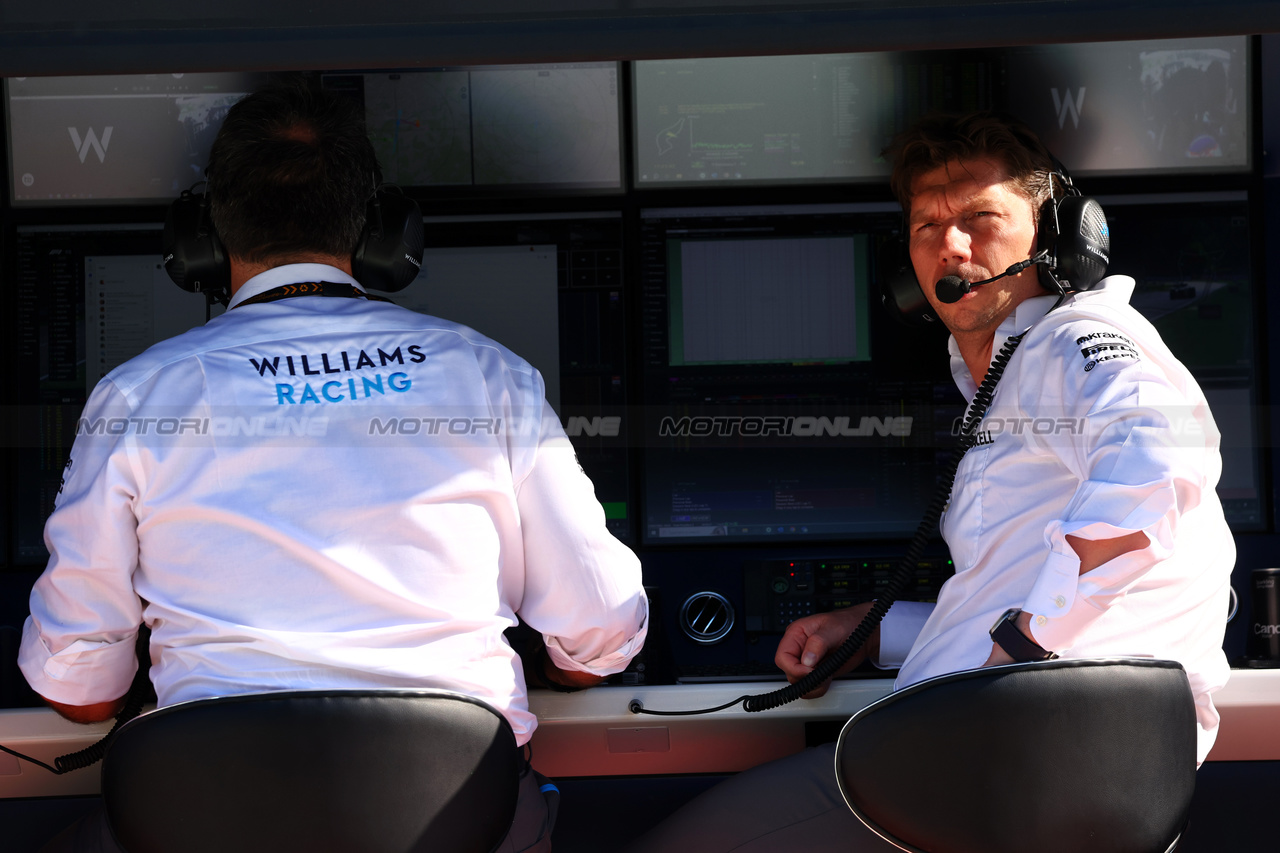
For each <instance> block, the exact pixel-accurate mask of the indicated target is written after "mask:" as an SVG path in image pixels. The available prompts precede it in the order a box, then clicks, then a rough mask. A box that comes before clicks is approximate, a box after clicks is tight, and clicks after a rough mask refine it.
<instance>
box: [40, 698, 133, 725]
mask: <svg viewBox="0 0 1280 853" xmlns="http://www.w3.org/2000/svg"><path fill="white" fill-rule="evenodd" d="M40 698H41V699H44V701H45V702H47V703H48V704H49V707H50V708H52V709H53V710H55V711H57V712H58V713H59V714H61V715H62V716H64V717H66V718H67V719H68V720H70V721H71V722H73V723H101V722H102V721H103V720H109V719H111V718H112V717H114V716H116V715H117V714H119V713H120V709H121V708H123V707H124V700H125V697H124V696H121V697H120V698H119V699H116V700H115V701H112V702H97V703H95V704H93V705H64V704H62V703H61V702H55V701H53V700H52V699H47V698H45V697H44V696H41V697H40Z"/></svg>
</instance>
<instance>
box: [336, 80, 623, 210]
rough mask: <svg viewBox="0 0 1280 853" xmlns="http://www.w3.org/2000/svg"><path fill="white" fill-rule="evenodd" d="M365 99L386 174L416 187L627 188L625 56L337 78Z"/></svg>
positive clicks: (341, 85) (342, 86) (371, 132)
mask: <svg viewBox="0 0 1280 853" xmlns="http://www.w3.org/2000/svg"><path fill="white" fill-rule="evenodd" d="M323 81H324V85H325V86H327V87H329V88H331V89H335V90H338V91H342V92H347V93H349V94H350V95H351V96H352V97H355V98H358V99H359V100H360V101H361V103H362V104H363V105H364V110H365V119H366V122H367V124H368V127H369V137H370V139H372V140H373V144H374V148H375V149H376V150H377V152H378V160H379V162H380V163H381V164H382V172H383V178H384V179H385V180H387V181H389V182H391V183H395V184H399V185H401V186H406V187H444V186H475V187H510V188H515V187H519V188H545V189H555V190H558V191H560V192H565V191H569V192H572V191H599V190H617V189H620V188H621V186H622V160H621V150H622V146H621V136H620V133H621V131H620V128H621V121H620V109H621V108H620V101H619V98H618V63H617V62H578V63H553V64H542V65H501V66H471V67H445V68H432V69H418V70H406V71H389V72H376V73H373V72H370V73H366V74H327V75H324V77H323Z"/></svg>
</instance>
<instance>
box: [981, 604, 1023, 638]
mask: <svg viewBox="0 0 1280 853" xmlns="http://www.w3.org/2000/svg"><path fill="white" fill-rule="evenodd" d="M1021 612H1022V611H1021V610H1019V609H1018V608H1016V607H1010V608H1009V609H1008V610H1006V611H1005V612H1003V613H1001V614H1000V618H998V619H996V621H995V623H994V624H993V625H992V626H991V630H990V631H988V632H987V633H988V634H994V633H995V631H996V628H999V627H1000V623H1001V622H1003V621H1004V620H1006V619H1016V618H1017V616H1016V615H1015V614H1018V613H1021Z"/></svg>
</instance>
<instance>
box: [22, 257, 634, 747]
mask: <svg viewBox="0 0 1280 853" xmlns="http://www.w3.org/2000/svg"><path fill="white" fill-rule="evenodd" d="M321 280H324V281H334V282H351V283H352V284H354V283H355V282H354V280H353V279H351V277H350V276H347V275H345V274H344V273H342V272H341V271H339V270H336V269H334V268H332V267H328V266H321V265H310V264H306V265H302V264H298V265H290V266H285V267H278V268H276V269H273V270H269V271H268V272H266V273H263V274H262V275H260V276H257V277H255V278H253V279H251V280H250V281H249V282H247V283H246V284H245V285H244V286H243V287H242V288H241V289H240V290H239V291H238V292H237V294H236V297H235V299H233V300H232V302H231V306H230V308H231V310H229V311H228V312H227V313H226V314H224V315H222V316H220V317H217V318H215V319H214V320H212V321H211V322H209V323H208V324H207V325H205V326H203V327H200V328H197V329H193V330H191V331H189V332H187V333H185V334H183V335H180V336H178V337H176V338H173V339H171V340H168V341H164V342H161V343H159V344H157V345H156V346H154V347H152V348H151V349H149V350H147V351H146V352H145V353H144V354H143V355H141V356H139V357H138V358H135V359H133V360H132V361H130V362H128V363H126V364H124V365H122V366H121V367H119V368H117V369H116V370H114V371H112V372H111V374H109V375H108V376H107V377H106V378H104V379H103V380H102V382H100V383H99V384H98V386H97V388H96V389H95V390H94V392H93V394H92V395H91V396H90V398H89V401H88V403H87V405H86V406H85V410H84V414H83V416H82V418H81V421H80V426H79V429H78V430H77V439H76V442H75V445H74V447H73V449H72V453H71V463H69V468H68V470H67V472H66V476H65V477H64V485H63V488H62V490H61V492H60V494H59V497H58V499H57V502H56V509H55V511H54V513H53V515H52V516H51V517H50V519H49V522H48V524H47V526H46V529H45V541H46V543H47V545H48V547H49V550H50V553H51V558H50V561H49V565H48V568H47V569H46V571H45V573H44V574H43V575H42V576H41V578H40V579H39V580H38V581H37V583H36V585H35V587H34V589H33V591H32V595H31V617H30V618H29V619H28V620H27V623H26V626H25V629H24V635H23V641H22V648H21V653H20V665H21V668H22V671H23V673H24V674H25V675H26V677H27V679H28V681H29V682H30V683H31V685H32V687H33V688H34V689H35V690H36V691H37V692H38V693H40V694H41V695H43V696H45V697H47V698H49V699H52V700H55V701H57V702H62V703H67V704H71V705H84V704H91V703H95V702H101V701H108V700H111V699H115V698H116V697H118V696H121V695H123V694H124V693H125V692H126V690H127V688H128V686H129V683H130V681H131V679H132V676H133V673H134V672H135V658H134V649H133V646H134V637H135V634H136V631H137V626H138V625H139V623H141V622H143V621H144V620H145V622H146V623H147V624H148V625H149V626H150V627H151V629H152V646H151V648H152V657H153V661H152V664H153V665H152V669H151V678H152V680H153V681H154V683H155V687H156V692H157V694H158V697H159V702H160V704H161V705H169V704H172V703H175V702H181V701H185V700H190V699H198V698H204V697H210V696H221V695H228V694H235V693H251V692H263V691H273V690H282V689H302V688H370V687H372V688H378V687H386V688H417V687H433V688H442V689H448V690H455V691H459V692H462V693H466V694H469V695H472V696H476V697H478V698H481V699H484V700H486V701H488V702H489V703H491V704H492V705H493V706H494V707H496V708H497V709H498V710H500V711H501V712H502V713H503V714H504V715H505V716H506V717H507V718H508V719H509V720H510V722H511V724H512V727H513V728H514V730H515V733H516V737H517V741H518V742H520V743H524V742H525V741H527V740H528V738H529V736H530V735H531V734H532V732H533V729H534V727H535V726H536V720H535V719H534V717H533V715H532V714H530V713H529V710H528V702H527V698H526V692H525V684H524V680H523V675H522V673H521V669H520V665H519V661H518V659H517V658H516V655H515V653H514V652H513V651H512V650H511V648H510V647H509V646H508V645H507V643H506V642H505V640H504V638H503V635H502V632H503V630H504V629H506V628H508V627H510V626H512V625H514V624H515V623H516V614H517V613H519V614H520V616H521V617H522V618H523V619H524V621H525V622H526V623H528V624H529V625H530V626H531V627H532V628H534V629H535V630H538V631H540V632H542V633H543V635H544V636H545V637H546V640H547V646H548V649H549V652H550V655H551V657H552V660H553V661H554V662H555V663H556V664H557V665H558V666H560V667H561V668H564V669H571V670H580V671H583V672H588V673H593V674H597V675H607V674H610V673H615V672H619V671H621V670H622V669H623V668H625V666H626V664H627V662H628V661H629V660H630V659H631V658H632V657H634V656H635V654H636V653H637V652H639V650H640V648H641V645H642V644H643V642H644V637H645V633H646V630H647V603H646V599H645V596H644V592H643V587H642V585H641V579H640V565H639V561H638V560H637V559H636V557H635V555H634V554H633V553H632V552H631V551H630V550H629V549H628V548H626V547H625V546H624V545H622V544H621V543H620V542H618V540H617V539H615V538H614V537H613V536H612V535H611V534H609V533H608V531H607V530H606V528H605V520H604V514H603V510H602V509H601V507H600V504H599V502H598V501H597V500H596V498H595V495H594V492H593V489H592V486H591V483H590V481H589V480H588V479H587V477H586V476H585V475H584V474H583V473H582V470H581V468H580V467H579V466H578V464H577V460H576V457H575V455H574V452H573V448H572V447H571V445H570V444H569V441H568V439H567V438H566V437H565V435H564V432H563V430H562V429H561V427H560V424H559V421H558V419H557V418H556V416H555V414H554V412H552V411H551V409H550V407H549V406H547V405H546V403H545V401H544V399H543V383H542V378H541V377H540V376H539V374H538V373H537V371H536V370H534V369H533V368H532V367H530V366H529V364H528V363H527V362H525V361H524V360H522V359H520V358H519V357H517V356H515V355H514V354H512V353H511V352H510V351H508V350H506V349H505V348H503V347H502V346H500V345H499V344H497V343H495V342H493V341H491V340H489V339H488V338H485V337H484V336H482V335H480V334H478V333H476V332H475V331H473V330H471V329H468V328H465V327H463V326H459V325H456V324H454V323H450V322H447V321H444V320H439V319H436V318H434V317H428V316H425V315H422V314H417V313H414V312H411V311H408V310H406V309H403V308H399V307H396V306H394V305H390V304H386V303H379V302H371V301H367V300H364V299H360V298H352V299H344V298H332V297H329V298H326V297H319V296H311V297H299V298H291V299H285V300H282V301H278V302H270V303H263V304H254V305H244V306H241V307H237V305H238V304H239V303H240V302H243V301H244V300H245V299H247V298H249V297H251V296H253V295H256V294H258V293H261V292H264V291H267V290H270V289H271V288H274V287H276V286H279V285H282V284H292V283H299V282H305V281H321Z"/></svg>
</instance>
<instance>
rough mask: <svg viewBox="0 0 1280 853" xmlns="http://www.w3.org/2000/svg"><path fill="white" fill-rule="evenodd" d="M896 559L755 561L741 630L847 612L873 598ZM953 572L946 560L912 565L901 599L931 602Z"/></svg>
mask: <svg viewBox="0 0 1280 853" xmlns="http://www.w3.org/2000/svg"><path fill="white" fill-rule="evenodd" d="M899 561H900V558H899V557H856V558H853V557H836V558H831V559H811V558H806V559H800V560H759V561H753V562H749V563H747V564H746V572H745V581H746V590H745V593H746V594H745V596H744V603H745V608H744V609H745V611H746V612H745V613H744V617H743V625H744V627H745V628H746V630H747V632H748V633H766V634H773V633H778V634H780V633H782V632H783V631H785V630H786V628H787V626H788V625H789V624H791V623H792V622H794V621H795V620H797V619H799V618H801V617H802V616H808V615H810V614H812V613H824V612H826V611H829V610H838V609H840V608H842V607H851V606H853V605H855V604H861V603H862V602H865V601H871V600H872V599H874V598H876V597H877V596H878V595H879V594H880V592H881V591H882V590H883V589H884V588H885V586H886V585H888V583H889V579H890V578H891V577H892V576H893V573H894V571H895V570H896V569H897V567H898V563H899ZM954 573H955V568H954V566H953V565H952V563H951V560H949V559H947V558H945V557H938V558H933V559H924V560H920V561H918V562H917V563H916V569H915V572H914V574H913V576H912V579H911V582H910V583H908V585H907V588H906V589H905V590H904V591H903V593H902V596H901V598H903V599H904V600H911V601H936V600H937V598H938V590H939V589H941V588H942V584H943V582H944V581H946V579H947V578H949V577H951V575H952V574H954Z"/></svg>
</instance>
